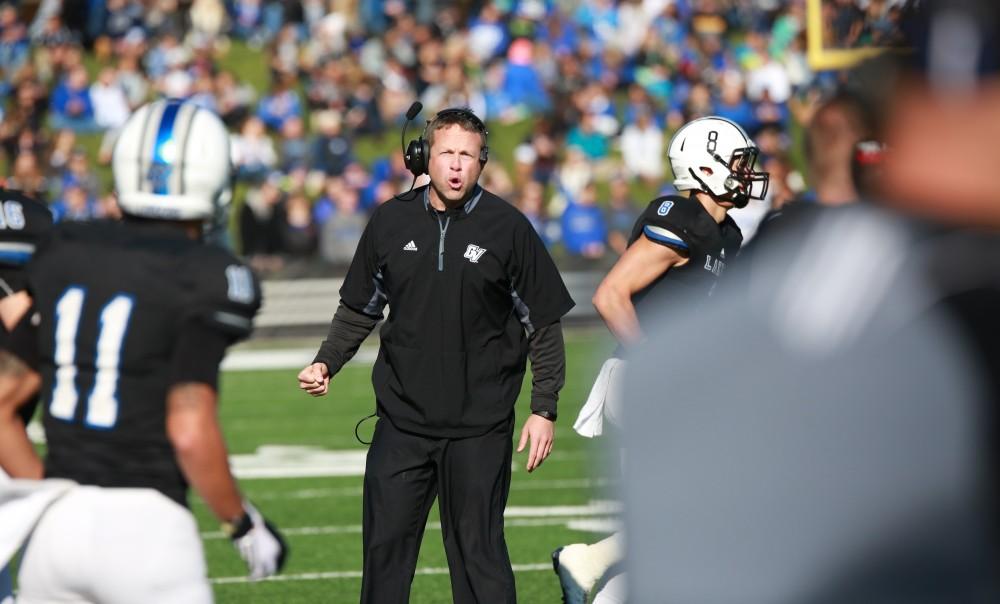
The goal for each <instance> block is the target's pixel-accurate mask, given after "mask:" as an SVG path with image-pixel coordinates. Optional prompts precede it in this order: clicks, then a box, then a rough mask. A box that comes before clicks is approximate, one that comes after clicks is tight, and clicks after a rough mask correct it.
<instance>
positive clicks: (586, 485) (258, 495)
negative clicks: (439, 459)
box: [251, 478, 612, 501]
mask: <svg viewBox="0 0 1000 604" xmlns="http://www.w3.org/2000/svg"><path fill="white" fill-rule="evenodd" d="M610 484H612V481H611V480H609V479H607V478H564V479H557V480H532V481H518V482H514V483H512V484H511V485H510V490H511V491H562V490H569V489H595V488H601V487H606V486H608V485H610ZM361 495H362V488H361V487H360V486H356V487H338V488H329V489H298V490H295V491H271V492H257V491H254V492H253V495H252V497H251V499H252V500H253V501H267V500H281V499H328V498H331V497H361Z"/></svg>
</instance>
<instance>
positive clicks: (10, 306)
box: [0, 188, 52, 604]
mask: <svg viewBox="0 0 1000 604" xmlns="http://www.w3.org/2000/svg"><path fill="white" fill-rule="evenodd" d="M51 228H52V213H51V212H50V211H49V209H48V207H47V206H45V205H44V204H42V203H39V202H37V201H35V200H33V199H31V198H29V197H27V196H26V195H24V193H21V192H20V191H13V190H7V189H2V188H0V350H5V349H6V347H7V340H8V338H9V337H10V330H12V329H13V328H14V327H15V325H17V322H18V319H20V318H21V316H22V315H23V314H24V313H25V311H26V310H27V309H28V307H29V306H30V305H31V298H30V296H28V294H27V292H25V291H24V286H25V283H24V267H25V265H26V264H27V263H28V261H29V260H30V259H31V256H32V255H33V254H34V252H35V249H36V247H37V245H38V243H39V241H41V240H42V239H43V238H44V237H45V236H46V235H47V234H48V232H49V229H51ZM2 360H3V357H2V356H0V362H2ZM3 370H4V368H3V367H0V372H2V371H3ZM21 377H22V378H23V379H13V380H4V381H0V388H3V391H0V397H8V396H13V397H15V398H18V399H21V398H24V397H25V396H28V397H30V399H31V400H29V401H26V403H25V404H24V405H23V406H22V407H21V408H20V409H18V416H19V419H20V421H21V425H20V426H18V425H17V423H16V421H17V420H16V419H14V418H11V419H10V420H9V421H4V422H0V425H2V426H3V427H4V428H6V427H9V426H13V427H15V429H14V433H13V434H7V433H0V446H4V445H5V444H7V445H10V444H11V443H13V442H17V439H18V437H19V436H20V433H21V432H22V431H23V430H24V426H27V425H28V422H30V421H31V416H32V415H33V414H34V412H35V406H36V404H37V396H32V395H30V394H28V393H31V392H35V391H37V390H38V385H39V384H38V375H37V374H36V373H34V372H29V373H26V374H24V375H22V376H21ZM29 446H30V445H29ZM6 481H7V475H6V473H5V472H4V471H3V470H0V485H2V484H4V483H6ZM8 598H10V599H8ZM12 599H13V591H12V585H11V580H10V569H9V567H7V566H2V567H0V603H2V604H6V603H7V602H10V601H12Z"/></svg>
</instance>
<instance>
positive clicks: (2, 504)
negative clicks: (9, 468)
mask: <svg viewBox="0 0 1000 604" xmlns="http://www.w3.org/2000/svg"><path fill="white" fill-rule="evenodd" d="M75 486H77V485H76V483H75V482H73V481H72V480H63V479H59V478H49V479H46V480H10V481H4V482H2V483H0V517H2V518H3V522H2V523H0V567H2V566H3V565H5V564H6V563H7V562H8V561H9V560H10V559H11V558H12V557H13V556H14V554H15V553H16V552H17V550H19V549H20V548H21V544H23V543H24V541H25V540H26V539H27V538H28V535H30V534H31V531H33V530H34V528H35V525H36V524H38V519H39V518H41V517H42V514H44V513H45V510H47V509H49V506H50V505H52V504H53V503H54V502H55V501H57V500H58V499H59V498H60V497H62V496H63V495H65V494H66V493H68V492H69V491H70V489H72V488H73V487H75Z"/></svg>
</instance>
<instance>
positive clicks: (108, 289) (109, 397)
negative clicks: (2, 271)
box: [29, 222, 260, 504]
mask: <svg viewBox="0 0 1000 604" xmlns="http://www.w3.org/2000/svg"><path fill="white" fill-rule="evenodd" d="M29 287H30V290H31V293H32V295H33V296H34V298H35V304H36V308H37V309H38V311H39V315H40V317H41V324H40V326H39V331H40V338H39V346H40V363H41V369H42V377H43V386H42V398H43V403H42V406H43V409H44V425H45V432H46V437H47V440H48V454H47V456H46V460H45V474H46V476H48V477H59V478H69V479H72V480H75V481H77V482H79V483H81V484H91V485H98V486H104V487H148V488H154V489H157V490H159V491H161V492H163V493H164V494H165V495H167V496H168V497H170V498H172V499H174V500H175V501H178V502H180V503H181V504H185V503H186V491H187V485H186V482H185V480H184V478H183V476H182V474H181V471H180V469H179V468H178V465H177V462H176V459H175V456H174V452H173V449H172V447H171V444H170V441H169V439H168V437H167V433H166V425H165V419H166V395H167V391H168V389H169V387H170V386H171V385H172V384H174V383H177V382H180V381H204V382H211V383H212V385H213V386H214V379H215V376H216V374H217V371H218V362H219V360H220V358H219V357H221V354H222V353H221V350H224V344H228V343H230V342H232V341H235V340H237V339H239V338H242V337H245V336H247V335H249V333H250V331H251V328H252V320H253V317H254V314H255V313H256V311H257V309H258V307H259V306H260V294H259V291H260V289H259V287H258V283H257V282H256V279H255V277H254V275H253V273H252V271H251V270H250V269H249V268H248V267H247V266H245V265H244V264H243V263H242V262H240V261H239V260H238V259H236V258H235V257H234V256H233V255H232V254H231V253H229V252H228V251H226V250H223V249H222V248H218V247H215V246H209V245H206V244H204V243H200V242H197V241H193V240H191V239H188V238H187V237H186V236H185V235H184V233H183V232H180V231H178V230H177V229H175V228H173V227H172V226H165V225H160V224H156V223H136V222H124V223H122V222H94V223H65V224H60V225H58V226H57V227H56V228H55V229H54V230H53V233H52V236H51V238H50V240H49V243H48V244H47V245H46V246H44V247H43V248H40V249H39V251H38V253H37V254H36V256H35V258H34V260H33V262H32V263H31V265H30V267H29ZM192 334H194V337H195V338H197V339H198V340H203V341H205V342H219V341H220V336H222V338H224V340H223V341H224V344H223V345H222V346H220V347H219V349H220V352H219V353H218V355H217V356H216V357H211V361H210V364H211V365H213V366H212V367H211V368H209V369H210V376H211V377H209V378H207V379H204V380H197V379H195V380H192V379H191V378H190V377H189V376H185V375H183V374H182V373H179V372H178V371H177V366H178V365H179V364H180V365H184V364H187V365H189V366H197V365H198V363H191V362H190V359H178V358H177V357H175V353H177V352H178V350H186V352H190V348H191V347H190V346H188V347H187V348H186V349H182V348H180V345H179V342H180V341H181V338H182V337H186V338H190V337H192ZM186 341H187V342H189V341H190V340H186ZM195 348H197V347H195ZM206 348H209V346H206ZM177 356H190V355H188V354H185V355H180V354H178V355H177ZM202 365H203V364H202Z"/></svg>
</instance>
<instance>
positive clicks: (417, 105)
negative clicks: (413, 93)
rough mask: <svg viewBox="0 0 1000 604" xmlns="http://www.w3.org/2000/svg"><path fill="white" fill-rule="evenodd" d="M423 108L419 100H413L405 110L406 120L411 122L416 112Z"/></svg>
mask: <svg viewBox="0 0 1000 604" xmlns="http://www.w3.org/2000/svg"><path fill="white" fill-rule="evenodd" d="M423 108H424V105H423V103H421V102H420V101H413V104H412V105H410V108H409V109H407V110H406V121H407V122H412V121H413V118H415V117H417V114H418V113H420V111H421V110H422V109H423Z"/></svg>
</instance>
